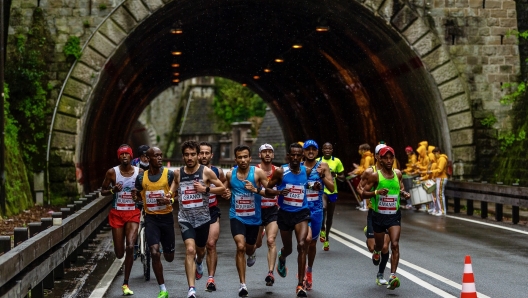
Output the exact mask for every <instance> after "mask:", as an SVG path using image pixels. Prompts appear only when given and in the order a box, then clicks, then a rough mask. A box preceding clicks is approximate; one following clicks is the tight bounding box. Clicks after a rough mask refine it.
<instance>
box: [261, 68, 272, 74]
mask: <svg viewBox="0 0 528 298" xmlns="http://www.w3.org/2000/svg"><path fill="white" fill-rule="evenodd" d="M263 71H264V72H265V73H270V72H271V68H269V67H268V68H264V69H263Z"/></svg>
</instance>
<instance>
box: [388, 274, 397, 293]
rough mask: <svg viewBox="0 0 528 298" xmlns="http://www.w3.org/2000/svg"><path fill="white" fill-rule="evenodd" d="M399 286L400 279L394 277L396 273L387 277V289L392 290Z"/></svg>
mask: <svg viewBox="0 0 528 298" xmlns="http://www.w3.org/2000/svg"><path fill="white" fill-rule="evenodd" d="M399 286H400V279H399V278H397V277H396V275H392V274H391V277H390V278H389V285H388V286H387V289H389V290H394V289H396V288H397V287H399Z"/></svg>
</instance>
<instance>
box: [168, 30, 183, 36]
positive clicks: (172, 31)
mask: <svg viewBox="0 0 528 298" xmlns="http://www.w3.org/2000/svg"><path fill="white" fill-rule="evenodd" d="M170 33H171V34H174V35H176V34H182V33H183V30H182V28H172V29H170Z"/></svg>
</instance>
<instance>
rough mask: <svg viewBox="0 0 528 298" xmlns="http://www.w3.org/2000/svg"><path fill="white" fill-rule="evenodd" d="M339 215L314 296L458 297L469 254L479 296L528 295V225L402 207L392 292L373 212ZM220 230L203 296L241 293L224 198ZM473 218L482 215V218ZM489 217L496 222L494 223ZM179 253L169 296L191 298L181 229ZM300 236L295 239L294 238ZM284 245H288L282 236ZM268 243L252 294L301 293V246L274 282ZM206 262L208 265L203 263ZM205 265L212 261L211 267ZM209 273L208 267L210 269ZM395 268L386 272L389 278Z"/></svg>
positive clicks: (344, 207) (143, 290) (116, 284)
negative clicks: (211, 288) (375, 240)
mask: <svg viewBox="0 0 528 298" xmlns="http://www.w3.org/2000/svg"><path fill="white" fill-rule="evenodd" d="M337 204H338V206H337V208H336V214H335V216H334V224H333V228H332V234H331V236H330V251H327V252H325V251H323V250H322V243H319V242H318V244H317V246H318V252H317V257H316V259H315V263H314V267H313V280H314V286H313V290H312V291H310V292H308V296H309V297H367V296H369V297H439V296H440V297H459V296H460V289H461V284H462V274H463V270H464V259H465V256H466V255H470V256H471V258H472V267H473V272H474V276H475V284H476V289H477V292H479V297H525V295H526V293H527V292H528V285H527V283H526V281H525V277H526V268H527V267H528V259H527V258H526V256H528V245H527V243H528V242H527V238H528V228H527V227H526V226H514V225H504V224H502V225H503V226H507V227H510V228H512V229H513V231H511V230H506V229H501V228H499V227H490V226H485V225H481V224H479V223H473V222H467V221H463V220H460V219H459V218H468V217H467V216H465V215H460V216H459V215H457V216H452V215H453V213H449V215H448V216H447V217H435V216H431V215H428V214H426V213H424V212H418V211H414V210H402V234H401V239H400V265H399V267H398V271H397V273H398V277H399V279H400V281H401V287H400V288H398V289H396V290H394V291H391V290H387V289H386V288H385V287H383V286H377V285H376V283H375V279H376V273H377V267H375V266H374V265H373V264H372V261H371V259H370V256H371V254H370V253H369V252H368V251H367V249H366V245H365V235H364V234H363V227H364V226H365V222H366V216H367V213H366V212H361V211H359V210H356V209H355V206H356V205H355V203H354V202H353V201H352V199H350V198H347V196H346V195H340V199H339V200H338V203H337ZM220 208H221V209H222V218H221V222H220V224H221V234H220V239H219V241H218V248H217V250H218V256H219V259H218V268H217V272H216V276H215V280H216V284H217V289H218V290H217V291H216V292H212V293H209V292H206V291H204V289H205V283H206V281H207V278H206V276H204V277H203V278H202V279H201V280H198V281H196V288H197V294H198V297H218V298H223V297H237V296H238V289H239V281H238V274H237V271H236V267H235V258H234V256H235V244H234V241H233V239H232V237H231V232H230V229H229V218H228V217H229V216H228V208H229V205H228V203H227V202H222V204H221V205H220ZM471 219H472V220H475V221H477V222H478V221H481V222H482V220H479V218H477V217H471ZM487 222H490V221H487ZM175 231H176V256H175V259H174V261H173V262H172V263H167V262H165V261H163V266H164V274H165V284H166V286H167V289H168V292H169V295H170V297H187V290H188V286H187V281H186V277H185V271H184V265H183V264H184V256H185V255H184V246H183V241H182V240H181V234H180V231H179V229H178V228H176V229H175ZM294 242H295V240H294ZM277 247H278V248H280V247H281V240H280V236H278V237H277ZM266 255H267V247H266V246H265V240H264V246H263V247H261V248H260V249H258V250H257V261H256V264H255V265H254V266H253V267H251V268H248V269H247V271H246V283H247V286H248V290H249V297H278V298H281V297H295V287H296V284H297V282H296V278H295V275H296V265H297V262H296V252H294V253H293V254H292V255H290V256H289V257H288V259H287V267H289V272H288V276H287V277H286V278H281V277H279V276H278V275H277V274H276V273H275V284H274V286H272V287H267V286H266V285H265V282H264V278H265V276H266V273H267V260H266ZM204 264H205V263H204ZM204 267H205V266H204ZM142 268H143V267H142V264H141V262H140V261H139V259H138V260H137V261H135V263H134V267H133V268H132V273H131V277H130V281H129V285H130V288H131V289H132V290H133V291H134V293H135V295H134V296H135V297H156V296H157V293H158V292H159V287H158V285H157V283H156V280H155V277H154V273H153V272H152V273H151V280H150V281H148V282H146V281H145V280H144V279H143V274H142ZM204 271H206V270H205V268H204ZM389 272H390V269H389V268H387V269H386V271H385V277H386V278H387V279H388V274H389ZM122 282H123V276H122V275H121V274H118V275H117V276H116V277H115V279H114V280H113V282H112V284H111V286H110V288H109V289H108V290H107V292H106V294H105V295H104V297H117V296H121V295H122V292H121V284H122Z"/></svg>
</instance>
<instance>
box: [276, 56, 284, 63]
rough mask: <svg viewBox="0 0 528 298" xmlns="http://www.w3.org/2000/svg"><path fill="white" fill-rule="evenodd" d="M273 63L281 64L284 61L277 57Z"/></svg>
mask: <svg viewBox="0 0 528 298" xmlns="http://www.w3.org/2000/svg"><path fill="white" fill-rule="evenodd" d="M275 62H277V63H282V62H284V59H282V57H279V58H276V59H275Z"/></svg>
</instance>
